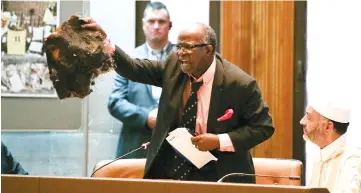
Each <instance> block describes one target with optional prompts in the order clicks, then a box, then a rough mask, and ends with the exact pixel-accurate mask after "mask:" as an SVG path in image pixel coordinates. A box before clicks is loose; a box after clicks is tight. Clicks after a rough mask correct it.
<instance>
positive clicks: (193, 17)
mask: <svg viewBox="0 0 361 193" xmlns="http://www.w3.org/2000/svg"><path fill="white" fill-rule="evenodd" d="M153 1H154V0H153ZM157 1H159V2H162V3H164V5H166V6H167V9H168V11H169V13H170V17H171V20H172V21H173V27H172V29H171V31H170V33H169V39H170V41H171V42H172V43H176V42H177V38H178V33H179V31H180V30H181V29H182V28H184V26H186V25H187V24H189V23H193V22H202V23H205V24H209V0H181V1H180V0H178V1H176V0H157Z"/></svg>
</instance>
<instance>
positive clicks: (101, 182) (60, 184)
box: [1, 175, 329, 193]
mask: <svg viewBox="0 0 361 193" xmlns="http://www.w3.org/2000/svg"><path fill="white" fill-rule="evenodd" d="M1 192H4V193H216V192H217V193H218V192H219V193H329V191H328V190H327V189H326V188H307V187H302V186H278V185H257V184H236V183H215V182H213V183H212V182H194V181H174V180H144V179H125V178H124V179H121V178H86V177H84V178H70V177H45V176H20V175H1Z"/></svg>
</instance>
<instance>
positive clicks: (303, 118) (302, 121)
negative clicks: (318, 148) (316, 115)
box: [300, 117, 306, 126]
mask: <svg viewBox="0 0 361 193" xmlns="http://www.w3.org/2000/svg"><path fill="white" fill-rule="evenodd" d="M300 125H302V126H305V125H306V122H305V117H302V119H301V120H300Z"/></svg>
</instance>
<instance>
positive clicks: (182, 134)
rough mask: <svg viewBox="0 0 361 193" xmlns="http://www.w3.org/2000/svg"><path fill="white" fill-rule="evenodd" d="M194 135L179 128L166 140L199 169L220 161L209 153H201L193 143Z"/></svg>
mask: <svg viewBox="0 0 361 193" xmlns="http://www.w3.org/2000/svg"><path fill="white" fill-rule="evenodd" d="M191 137H192V135H191V134H190V133H189V132H188V131H187V129H186V128H177V129H175V130H174V131H172V132H170V133H169V136H168V137H167V138H166V139H167V141H168V143H169V144H170V145H172V146H173V148H174V149H176V150H177V151H179V152H180V153H181V154H182V155H183V156H184V157H186V158H187V159H188V160H189V161H190V162H192V163H193V164H194V166H196V167H197V168H198V169H200V168H202V167H203V166H204V165H206V164H207V163H208V162H210V161H212V160H214V161H217V160H218V159H217V158H216V157H214V156H213V155H212V154H211V153H210V152H209V151H199V150H198V149H197V148H196V147H195V146H194V145H193V144H192V141H191Z"/></svg>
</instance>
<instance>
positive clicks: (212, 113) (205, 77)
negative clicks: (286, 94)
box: [83, 18, 274, 183]
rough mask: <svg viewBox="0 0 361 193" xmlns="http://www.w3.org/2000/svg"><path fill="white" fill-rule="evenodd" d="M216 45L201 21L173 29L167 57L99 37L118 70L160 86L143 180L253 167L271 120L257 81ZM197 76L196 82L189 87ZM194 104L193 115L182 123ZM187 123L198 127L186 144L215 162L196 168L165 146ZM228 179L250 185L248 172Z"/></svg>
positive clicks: (209, 175)
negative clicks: (131, 52)
mask: <svg viewBox="0 0 361 193" xmlns="http://www.w3.org/2000/svg"><path fill="white" fill-rule="evenodd" d="M83 20H84V21H85V22H87V23H88V24H85V25H83V27H84V28H89V29H93V30H100V31H101V32H102V33H104V35H106V34H105V32H104V31H103V30H102V29H101V28H100V26H99V25H98V24H97V23H96V22H95V21H94V20H92V19H91V18H84V19H83ZM216 44H217V39H216V35H215V33H214V31H213V29H212V28H211V27H210V26H208V25H205V24H200V23H198V24H194V25H191V26H190V27H188V28H186V29H185V30H183V31H181V32H180V34H179V36H178V42H177V45H176V47H177V49H176V52H174V53H172V54H171V55H170V56H169V58H168V59H167V60H166V61H151V60H141V59H132V58H130V57H129V56H128V55H127V54H126V53H124V52H123V51H122V50H121V49H120V48H118V47H116V46H115V45H114V44H112V43H110V42H109V41H107V42H105V48H106V49H105V52H107V53H109V54H110V55H112V56H113V57H114V60H115V62H116V64H117V66H118V68H117V69H116V71H117V73H119V74H121V75H122V76H124V77H126V78H128V79H130V80H134V81H137V82H142V83H147V84H152V85H156V86H160V87H162V88H163V91H162V95H161V98H160V103H159V110H158V116H157V125H156V127H155V129H153V135H152V139H151V146H150V149H149V150H148V154H147V162H146V168H145V175H144V178H149V179H164V178H166V179H179V180H197V181H217V180H218V179H220V178H221V177H222V176H224V175H226V174H229V173H234V172H243V173H250V174H253V173H254V166H253V162H252V157H251V155H250V153H249V150H250V149H251V148H253V147H254V146H256V145H257V144H259V143H261V142H263V141H265V140H267V139H268V138H270V137H271V136H272V135H273V133H274V128H273V125H272V119H271V116H270V115H269V109H268V107H267V105H266V104H265V102H264V101H263V99H262V95H261V91H260V89H259V87H258V85H257V82H256V80H255V79H254V78H252V77H251V76H249V75H248V74H246V73H245V72H244V71H242V70H241V69H239V68H238V67H237V66H235V65H233V64H231V63H230V62H228V61H227V60H225V59H223V58H222V57H221V56H220V55H219V54H217V53H216V52H215V47H216ZM199 82H201V84H199V85H200V88H199V85H198V88H195V87H196V86H194V85H196V84H198V83H199ZM195 89H199V90H198V91H197V90H195ZM190 90H192V91H190ZM195 94H196V101H195V102H194V103H193V104H191V105H190V106H189V104H188V100H191V99H192V100H194V96H195ZM193 106H195V107H197V110H196V113H195V114H194V116H192V117H191V119H190V120H188V121H187V122H184V119H185V117H186V115H187V114H188V113H189V112H190V111H192V112H193V108H194V107H193ZM194 119H196V120H194ZM189 121H191V122H193V123H194V125H193V126H192V125H189ZM187 124H188V126H186V127H187V128H189V129H190V131H192V132H195V133H198V135H197V136H194V137H192V139H191V140H192V143H193V144H194V145H195V146H196V147H197V148H198V149H199V150H201V151H210V152H211V153H212V154H213V155H214V156H215V157H217V158H218V161H212V162H209V163H208V164H207V165H205V166H204V167H202V168H200V169H197V168H195V167H194V166H192V164H190V163H188V162H187V161H185V160H182V159H183V158H182V157H181V156H179V155H178V153H177V152H176V151H175V150H174V149H173V148H172V147H171V146H170V145H169V143H168V142H167V140H166V137H167V135H168V133H169V132H170V131H172V130H174V129H176V128H178V127H183V126H184V125H187ZM179 171H181V172H179ZM229 181H237V182H243V183H255V178H254V177H252V178H245V177H241V178H239V179H229Z"/></svg>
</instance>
